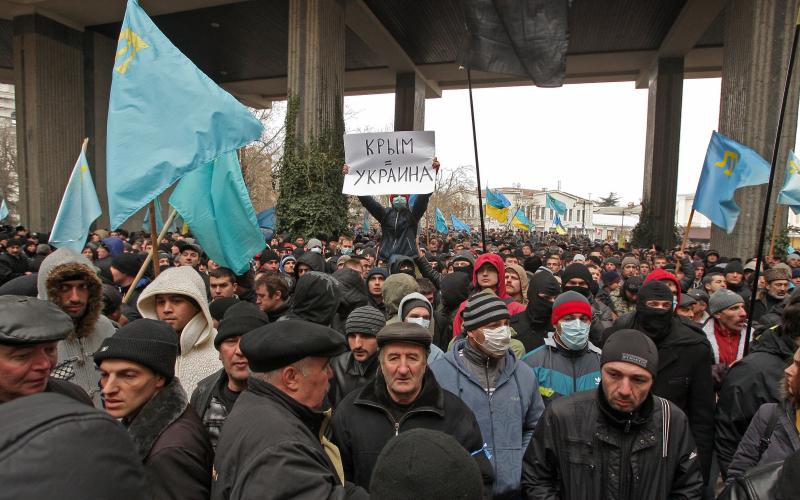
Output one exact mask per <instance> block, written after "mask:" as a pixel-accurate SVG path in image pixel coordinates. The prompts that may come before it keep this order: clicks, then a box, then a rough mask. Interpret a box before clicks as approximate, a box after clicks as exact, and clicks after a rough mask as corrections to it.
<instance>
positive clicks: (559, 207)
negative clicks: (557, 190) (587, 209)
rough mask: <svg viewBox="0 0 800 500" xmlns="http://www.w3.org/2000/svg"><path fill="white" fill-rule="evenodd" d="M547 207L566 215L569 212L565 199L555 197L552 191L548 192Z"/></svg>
mask: <svg viewBox="0 0 800 500" xmlns="http://www.w3.org/2000/svg"><path fill="white" fill-rule="evenodd" d="M544 205H545V208H549V209H552V210H553V212H555V213H557V214H558V215H564V214H566V213H567V204H566V203H564V202H563V201H559V200H557V199H555V198H554V197H553V196H551V195H550V193H546V198H545V204H544Z"/></svg>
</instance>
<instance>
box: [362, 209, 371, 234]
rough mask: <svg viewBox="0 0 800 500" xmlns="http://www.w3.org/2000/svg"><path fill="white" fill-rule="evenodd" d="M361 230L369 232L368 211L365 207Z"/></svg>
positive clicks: (364, 232) (365, 232)
mask: <svg viewBox="0 0 800 500" xmlns="http://www.w3.org/2000/svg"><path fill="white" fill-rule="evenodd" d="M361 232H362V233H363V234H368V233H369V212H368V211H367V210H366V209H365V210H364V224H363V225H362V227H361Z"/></svg>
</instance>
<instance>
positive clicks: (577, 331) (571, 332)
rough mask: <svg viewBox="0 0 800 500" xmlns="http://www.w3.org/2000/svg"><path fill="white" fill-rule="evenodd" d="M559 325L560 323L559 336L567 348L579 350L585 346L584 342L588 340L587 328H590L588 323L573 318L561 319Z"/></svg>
mask: <svg viewBox="0 0 800 500" xmlns="http://www.w3.org/2000/svg"><path fill="white" fill-rule="evenodd" d="M559 325H561V334H560V335H559V338H560V339H561V342H562V343H563V344H564V346H565V347H566V348H567V349H570V350H573V351H580V350H581V349H583V348H584V347H586V343H587V342H588V341H589V329H590V328H591V325H590V324H589V323H584V322H583V321H581V320H579V319H573V320H572V321H561V322H559Z"/></svg>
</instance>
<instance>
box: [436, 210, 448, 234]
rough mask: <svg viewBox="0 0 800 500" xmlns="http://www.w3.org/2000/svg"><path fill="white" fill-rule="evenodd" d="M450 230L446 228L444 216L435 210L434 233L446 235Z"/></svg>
mask: <svg viewBox="0 0 800 500" xmlns="http://www.w3.org/2000/svg"><path fill="white" fill-rule="evenodd" d="M449 230H450V229H449V228H448V227H447V221H446V220H445V218H444V214H443V213H442V211H441V210H439V208H438V207H437V208H436V231H438V232H440V233H446V232H447V231H449Z"/></svg>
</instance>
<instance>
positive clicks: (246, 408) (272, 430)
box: [211, 377, 369, 500]
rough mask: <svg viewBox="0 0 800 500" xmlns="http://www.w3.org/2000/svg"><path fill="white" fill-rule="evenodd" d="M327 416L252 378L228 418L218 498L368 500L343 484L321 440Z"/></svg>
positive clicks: (218, 463)
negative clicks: (321, 432)
mask: <svg viewBox="0 0 800 500" xmlns="http://www.w3.org/2000/svg"><path fill="white" fill-rule="evenodd" d="M324 420H325V415H324V414H323V413H321V412H318V411H314V410H312V409H310V408H308V407H306V406H304V405H302V404H300V403H298V402H297V401H295V400H294V399H292V398H290V397H289V396H287V395H286V394H284V393H283V392H281V391H280V390H278V389H276V388H275V387H274V386H272V385H271V384H268V383H266V382H262V381H260V380H257V379H255V378H253V377H251V378H250V380H249V381H248V384H247V390H245V391H244V392H243V393H242V394H241V396H239V399H237V400H236V405H235V406H234V407H233V411H232V412H231V414H230V415H229V416H228V420H227V421H226V422H225V427H224V428H223V429H222V435H221V436H220V439H219V444H218V445H217V456H216V458H215V460H214V471H215V475H214V478H213V485H212V490H211V498H212V499H214V500H223V499H224V500H228V499H232V500H245V499H254V498H259V499H271V498H274V499H289V498H291V499H298V500H321V499H331V500H343V499H368V498H369V496H368V495H367V494H366V492H365V491H364V490H362V489H361V488H357V487H354V486H353V485H352V484H351V483H349V482H348V483H347V484H346V485H344V486H343V485H342V482H341V480H340V479H339V477H338V475H337V473H336V471H335V469H334V466H333V463H332V462H331V460H330V458H328V455H327V454H326V453H325V450H324V449H323V447H322V444H321V443H320V439H321V438H320V431H321V429H322V426H323V424H324Z"/></svg>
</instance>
